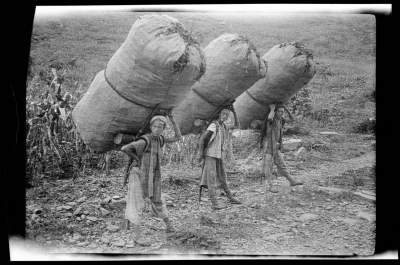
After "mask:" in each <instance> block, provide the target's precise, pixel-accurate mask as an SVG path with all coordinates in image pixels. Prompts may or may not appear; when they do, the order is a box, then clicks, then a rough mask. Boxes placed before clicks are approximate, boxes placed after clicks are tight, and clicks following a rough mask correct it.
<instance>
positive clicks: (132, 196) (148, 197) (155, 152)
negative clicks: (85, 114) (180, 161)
mask: <svg viewBox="0 0 400 265" xmlns="http://www.w3.org/2000/svg"><path fill="white" fill-rule="evenodd" d="M147 139H148V140H149V143H148V144H146V141H145V140H143V139H139V140H137V141H134V142H132V143H130V144H129V147H130V148H134V149H135V151H136V153H137V154H138V156H139V157H140V158H141V159H140V168H139V169H138V168H132V169H131V171H130V175H129V186H128V194H127V200H126V201H127V204H126V210H125V218H126V219H128V220H130V221H131V222H132V223H135V224H136V223H138V222H140V219H141V216H142V215H143V213H144V212H147V211H150V212H151V213H152V214H153V215H155V216H157V217H160V218H163V219H164V218H166V217H167V214H168V212H167V209H166V208H165V204H163V201H162V199H161V171H160V157H161V155H162V154H161V144H162V143H161V138H159V137H151V136H149V135H147ZM146 201H147V203H148V204H149V205H146V203H145V202H146ZM147 208H149V209H147Z"/></svg>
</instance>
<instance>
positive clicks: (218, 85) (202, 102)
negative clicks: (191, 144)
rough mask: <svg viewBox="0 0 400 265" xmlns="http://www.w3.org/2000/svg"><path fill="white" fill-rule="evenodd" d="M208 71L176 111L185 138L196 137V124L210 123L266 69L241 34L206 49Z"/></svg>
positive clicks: (226, 36)
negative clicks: (189, 134)
mask: <svg viewBox="0 0 400 265" xmlns="http://www.w3.org/2000/svg"><path fill="white" fill-rule="evenodd" d="M204 53H205V57H206V62H207V71H206V73H205V74H204V75H203V76H202V77H201V79H200V80H199V81H198V82H196V83H195V84H194V85H193V87H192V89H191V91H190V92H189V94H188V95H187V96H186V98H185V99H184V100H183V101H182V102H181V103H180V104H179V105H178V106H177V107H176V108H174V109H173V112H172V113H173V115H174V117H175V120H176V123H177V125H178V126H179V128H180V130H181V133H182V134H188V133H196V132H198V131H199V128H200V125H201V123H200V124H195V122H194V121H195V120H199V121H204V120H208V119H211V118H213V117H211V116H212V115H213V114H214V113H215V111H216V110H218V108H219V107H220V106H222V105H226V104H227V103H229V102H230V101H232V100H234V99H235V98H236V97H237V96H238V95H240V94H241V93H242V92H243V91H244V90H246V89H247V88H249V87H250V86H251V85H253V84H254V82H256V81H257V80H259V79H260V78H262V77H264V76H265V72H266V65H265V62H264V61H263V60H262V59H261V58H260V56H259V55H258V53H257V50H256V48H255V46H254V45H253V44H252V43H251V42H250V41H249V40H248V39H246V38H244V37H242V36H240V35H238V34H223V35H221V36H220V37H218V38H216V39H215V40H213V41H211V42H210V43H209V45H208V46H207V47H206V48H205V49H204Z"/></svg>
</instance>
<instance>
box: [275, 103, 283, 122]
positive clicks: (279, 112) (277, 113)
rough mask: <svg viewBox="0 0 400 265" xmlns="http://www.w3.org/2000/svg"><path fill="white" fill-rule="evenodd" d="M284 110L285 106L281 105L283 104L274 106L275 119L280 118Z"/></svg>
mask: <svg viewBox="0 0 400 265" xmlns="http://www.w3.org/2000/svg"><path fill="white" fill-rule="evenodd" d="M284 112H285V108H284V107H283V105H280V106H277V107H276V108H275V116H276V118H277V119H280V118H282V116H283V113H284Z"/></svg>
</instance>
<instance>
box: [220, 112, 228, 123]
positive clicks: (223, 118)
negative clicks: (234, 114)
mask: <svg viewBox="0 0 400 265" xmlns="http://www.w3.org/2000/svg"><path fill="white" fill-rule="evenodd" d="M229 114H230V110H228V109H223V110H221V112H220V113H219V120H220V121H222V122H224V121H226V120H228V118H229Z"/></svg>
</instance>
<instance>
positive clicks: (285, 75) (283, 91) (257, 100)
mask: <svg viewBox="0 0 400 265" xmlns="http://www.w3.org/2000/svg"><path fill="white" fill-rule="evenodd" d="M262 58H263V59H264V60H266V61H267V63H268V72H267V74H266V76H265V78H263V79H260V80H259V81H257V82H256V83H255V84H254V85H253V86H252V87H250V88H249V89H248V90H246V91H245V92H244V93H242V94H241V95H240V96H239V97H238V98H237V99H236V101H235V103H234V104H233V106H234V108H235V110H236V113H237V115H238V118H239V121H240V126H241V128H242V129H247V128H249V127H252V123H253V124H254V122H256V121H257V120H264V119H265V116H266V115H267V113H268V110H269V105H270V104H277V103H281V104H284V103H286V102H287V101H288V100H289V99H290V98H291V97H292V96H293V95H294V94H295V93H296V92H297V91H299V90H300V89H301V88H302V87H303V86H305V85H306V84H307V83H308V82H309V81H310V80H311V79H312V78H313V76H314V74H315V72H316V70H315V64H314V62H313V56H312V54H311V52H310V51H309V50H307V49H305V48H304V47H303V46H302V45H301V44H299V43H296V42H291V43H282V44H279V45H276V46H274V47H272V48H271V49H270V50H269V51H268V52H267V53H266V54H265V55H264V56H263V57H262Z"/></svg>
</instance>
